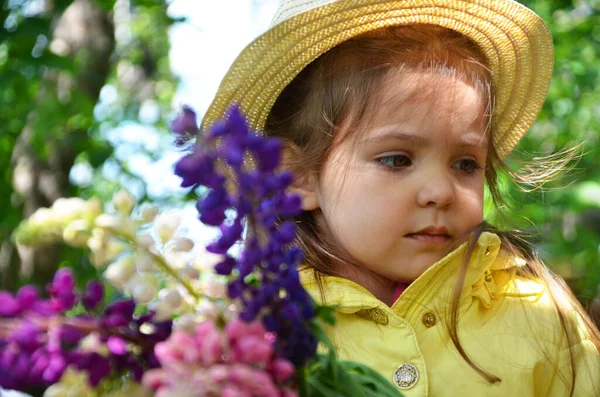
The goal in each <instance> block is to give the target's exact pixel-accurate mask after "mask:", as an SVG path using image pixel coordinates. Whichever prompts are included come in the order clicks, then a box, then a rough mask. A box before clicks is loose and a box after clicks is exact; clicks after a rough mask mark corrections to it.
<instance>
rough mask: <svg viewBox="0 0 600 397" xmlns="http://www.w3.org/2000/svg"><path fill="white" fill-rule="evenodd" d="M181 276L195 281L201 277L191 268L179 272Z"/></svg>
mask: <svg viewBox="0 0 600 397" xmlns="http://www.w3.org/2000/svg"><path fill="white" fill-rule="evenodd" d="M179 275H180V276H181V277H187V278H190V279H192V280H194V279H197V278H198V277H200V272H199V271H198V270H196V269H194V268H193V267H191V266H185V267H183V268H181V269H180V270H179Z"/></svg>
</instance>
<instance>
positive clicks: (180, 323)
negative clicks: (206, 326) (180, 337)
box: [173, 313, 198, 334]
mask: <svg viewBox="0 0 600 397" xmlns="http://www.w3.org/2000/svg"><path fill="white" fill-rule="evenodd" d="M196 324H198V321H197V320H196V316H194V315H193V314H191V313H186V314H183V315H181V316H179V318H177V319H175V320H174V321H173V328H174V330H175V331H183V332H188V333H190V334H193V333H194V331H195V330H196Z"/></svg>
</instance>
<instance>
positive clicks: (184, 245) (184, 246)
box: [171, 237, 194, 252]
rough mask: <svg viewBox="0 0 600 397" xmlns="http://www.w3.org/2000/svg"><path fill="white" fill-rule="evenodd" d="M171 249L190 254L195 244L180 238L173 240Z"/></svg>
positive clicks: (187, 239)
mask: <svg viewBox="0 0 600 397" xmlns="http://www.w3.org/2000/svg"><path fill="white" fill-rule="evenodd" d="M171 247H172V249H173V250H175V251H181V252H189V251H191V250H192V249H193V248H194V242H193V241H192V240H190V239H189V238H185V237H178V238H176V239H174V240H173V242H172V245H171Z"/></svg>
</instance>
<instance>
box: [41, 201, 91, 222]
mask: <svg viewBox="0 0 600 397" xmlns="http://www.w3.org/2000/svg"><path fill="white" fill-rule="evenodd" d="M50 208H51V210H52V211H53V212H54V216H55V217H56V218H58V219H61V220H65V221H68V220H72V219H76V218H79V217H81V216H82V215H83V214H84V213H85V212H86V210H87V209H88V205H87V202H86V201H85V200H84V199H81V198H79V197H70V198H59V199H58V200H56V201H55V202H54V203H53V204H52V207H50Z"/></svg>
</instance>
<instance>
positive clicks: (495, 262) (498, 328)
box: [301, 233, 600, 397]
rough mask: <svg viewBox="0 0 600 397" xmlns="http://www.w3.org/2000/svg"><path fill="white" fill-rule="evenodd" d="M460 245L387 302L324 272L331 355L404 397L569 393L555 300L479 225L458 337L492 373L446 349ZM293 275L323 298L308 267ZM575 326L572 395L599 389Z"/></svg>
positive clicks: (596, 363)
mask: <svg viewBox="0 0 600 397" xmlns="http://www.w3.org/2000/svg"><path fill="white" fill-rule="evenodd" d="M465 246H466V244H464V245H463V246H461V247H460V248H458V249H457V250H455V251H453V252H452V253H450V254H448V255H447V256H446V257H444V258H443V259H441V260H440V261H438V262H437V263H435V264H434V265H433V266H432V267H430V268H429V269H428V270H427V271H426V272H424V273H423V274H422V275H421V276H420V277H419V278H418V279H417V280H415V281H414V282H413V283H412V284H411V285H410V286H409V287H408V288H407V289H406V290H405V291H404V293H403V294H402V295H401V296H400V298H399V299H398V300H397V301H396V302H395V303H394V304H393V305H392V307H389V306H387V305H386V304H384V303H383V302H381V301H379V300H378V299H377V298H375V297H374V296H373V295H372V294H371V293H370V292H368V291H367V290H366V289H364V288H363V287H361V286H360V285H358V284H356V283H354V282H352V281H349V280H346V279H343V278H338V277H324V278H323V279H322V280H323V290H324V294H325V303H326V304H328V305H332V306H336V307H337V310H336V317H337V323H336V325H335V327H333V328H332V329H329V331H328V332H329V336H330V338H331V339H332V341H333V343H334V345H335V346H336V348H337V353H338V356H339V357H340V358H341V359H348V360H353V361H357V362H361V363H364V364H367V365H369V366H370V367H372V368H373V369H375V370H376V371H378V372H379V373H380V374H381V375H383V376H384V377H385V378H386V379H388V380H390V381H391V382H393V383H396V384H400V385H402V386H403V387H404V388H403V389H402V390H401V392H402V393H403V394H404V395H405V396H407V397H417V396H419V397H425V396H519V397H523V396H561V397H562V396H568V395H569V393H568V390H570V385H571V375H570V374H571V365H570V357H569V350H568V348H567V342H566V338H565V337H564V336H563V334H562V331H561V330H562V328H561V326H560V322H559V318H558V315H557V311H556V309H555V306H554V305H553V304H552V301H551V298H550V296H549V294H547V293H546V292H545V288H544V286H543V285H542V284H540V283H538V282H536V281H532V280H527V279H524V278H522V277H519V276H516V275H515V272H516V269H517V267H518V266H522V265H524V264H525V263H524V261H523V260H520V259H518V258H514V257H509V256H508V255H507V254H506V253H505V251H501V250H500V239H499V237H498V236H496V235H495V234H492V233H483V234H482V235H481V237H480V238H479V241H478V244H477V248H476V249H475V251H474V253H473V255H472V257H471V262H470V266H469V268H468V270H467V274H466V278H465V284H464V288H463V292H462V296H461V298H460V301H459V302H460V306H459V307H460V309H459V323H458V335H459V338H460V341H461V343H462V346H463V347H464V350H465V352H466V353H467V355H468V356H469V357H470V358H471V359H472V360H473V361H474V362H475V363H476V364H477V365H478V366H479V367H480V368H481V369H483V370H484V371H486V372H488V373H490V374H492V375H495V376H497V377H499V378H500V379H501V381H500V382H498V383H495V384H491V383H489V382H488V381H486V380H485V379H484V378H482V377H481V376H480V375H479V374H478V373H477V372H476V371H475V370H474V369H473V368H472V367H471V366H469V364H468V363H467V362H466V361H465V360H464V359H463V358H462V357H461V356H460V354H459V353H458V351H457V350H456V349H455V347H454V345H453V344H452V341H451V339H450V337H449V334H448V331H447V328H446V324H447V323H448V321H447V320H446V319H448V318H449V317H448V314H449V312H450V306H451V304H450V302H451V296H452V295H451V294H452V292H453V289H454V286H455V281H456V273H457V269H458V268H459V265H460V263H461V261H462V260H463V255H462V253H463V252H464V249H465ZM301 280H302V283H303V285H304V286H305V288H306V289H307V290H308V291H309V293H310V294H311V295H312V296H313V297H314V299H316V300H317V301H318V302H322V299H321V293H320V291H319V288H318V284H317V282H316V280H315V277H314V272H313V271H312V270H309V269H306V270H303V271H301ZM573 313H575V312H573ZM575 320H576V321H575V323H576V324H581V323H580V319H579V318H578V317H575ZM577 332H580V333H581V335H583V339H584V341H583V342H582V343H579V344H577V345H576V346H573V352H574V354H575V363H576V366H577V376H576V386H575V392H574V394H573V395H574V396H577V397H583V396H594V397H596V396H600V355H599V353H598V351H597V350H596V348H595V347H594V345H593V344H592V342H591V341H590V339H589V337H587V336H586V335H585V333H584V332H583V327H581V326H579V329H578V331H577Z"/></svg>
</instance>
